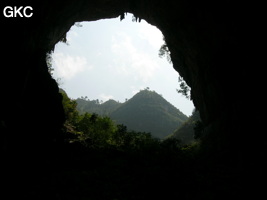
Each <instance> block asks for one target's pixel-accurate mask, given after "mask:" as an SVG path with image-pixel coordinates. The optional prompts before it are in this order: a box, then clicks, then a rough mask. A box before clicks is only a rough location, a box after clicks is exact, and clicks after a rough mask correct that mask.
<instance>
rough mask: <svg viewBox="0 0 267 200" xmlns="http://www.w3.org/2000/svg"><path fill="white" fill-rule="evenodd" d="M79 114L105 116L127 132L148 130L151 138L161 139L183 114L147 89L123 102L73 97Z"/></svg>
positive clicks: (175, 127)
mask: <svg viewBox="0 0 267 200" xmlns="http://www.w3.org/2000/svg"><path fill="white" fill-rule="evenodd" d="M77 104H78V105H77V109H78V110H79V112H80V113H82V114H83V113H85V112H89V113H97V114H98V115H100V116H109V117H110V118H111V119H112V120H114V121H115V122H116V123H117V124H124V125H126V126H127V127H128V129H129V130H131V131H137V132H150V133H151V135H152V136H153V137H158V138H164V137H166V136H167V135H169V134H171V133H172V132H173V131H174V130H175V129H177V128H178V127H179V126H180V125H181V124H182V123H183V122H184V121H185V120H187V116H186V115H184V114H183V113H182V112H181V111H180V110H178V109H177V108H175V107H174V106H173V105H171V104H170V103H169V102H167V101H166V100H165V99H164V98H163V97H162V96H161V95H159V94H157V93H156V92H155V91H150V90H149V88H146V89H144V90H141V91H140V92H139V93H137V94H136V95H135V96H134V97H132V98H131V99H129V100H127V101H125V102H124V103H118V102H116V101H114V100H109V101H107V102H105V103H100V102H99V100H91V101H90V100H88V99H87V98H85V97H83V98H79V99H77Z"/></svg>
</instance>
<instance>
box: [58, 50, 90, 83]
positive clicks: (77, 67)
mask: <svg viewBox="0 0 267 200" xmlns="http://www.w3.org/2000/svg"><path fill="white" fill-rule="evenodd" d="M53 63H54V68H55V76H57V77H59V78H63V79H66V80H70V79H72V78H73V77H74V76H76V75H77V74H79V73H81V72H83V71H85V70H88V69H92V68H93V67H92V66H90V65H88V63H87V60H86V58H85V57H82V56H70V55H67V54H64V53H54V54H53Z"/></svg>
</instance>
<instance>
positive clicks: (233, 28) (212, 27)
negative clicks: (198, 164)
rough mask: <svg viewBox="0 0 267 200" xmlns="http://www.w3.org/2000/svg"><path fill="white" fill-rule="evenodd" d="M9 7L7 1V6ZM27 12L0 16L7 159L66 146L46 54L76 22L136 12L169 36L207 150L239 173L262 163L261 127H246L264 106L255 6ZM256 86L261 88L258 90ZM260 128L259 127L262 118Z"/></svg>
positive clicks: (76, 7)
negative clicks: (258, 158)
mask: <svg viewBox="0 0 267 200" xmlns="http://www.w3.org/2000/svg"><path fill="white" fill-rule="evenodd" d="M9 3H10V1H7V0H3V1H2V2H1V5H4V6H7V5H9ZM17 4H18V6H20V5H22V2H18V3H17ZM14 5H15V4H14ZM23 5H31V6H32V7H33V16H32V17H31V18H25V17H24V18H18V17H17V18H5V17H4V16H1V34H2V37H1V39H2V41H1V47H2V51H1V57H2V67H1V73H0V87H1V90H0V91H1V99H0V105H1V113H0V122H1V124H0V130H1V140H2V142H1V151H2V153H3V154H4V155H13V156H15V158H14V159H22V158H23V159H24V158H25V159H26V157H29V159H30V158H32V157H34V152H36V151H38V152H42V153H43V155H44V156H46V155H49V153H51V154H52V153H53V148H55V147H54V143H56V141H60V135H58V134H57V133H58V130H59V129H60V127H61V124H62V123H63V121H64V114H63V109H62V106H61V96H60V94H59V93H58V86H57V84H56V82H55V81H54V80H53V79H52V78H51V76H50V75H49V73H48V70H47V65H46V61H45V58H46V53H47V52H48V51H51V50H53V48H54V46H55V44H56V43H57V42H59V41H60V40H61V39H62V38H63V37H64V35H65V34H66V32H67V31H68V30H69V29H70V27H71V26H72V25H73V24H74V23H75V22H80V21H95V20H99V19H107V18H114V17H119V16H121V15H122V13H127V12H130V13H133V14H134V15H135V16H136V17H137V18H138V19H143V20H146V21H147V22H148V23H150V24H152V25H155V26H157V27H158V28H159V29H160V30H161V31H162V33H163V34H164V37H165V39H166V43H167V45H168V47H169V49H170V52H171V58H172V62H173V67H174V68H175V70H177V71H178V72H179V73H180V75H181V76H182V77H183V78H184V80H185V81H186V82H187V84H188V85H189V86H190V87H191V88H192V94H191V96H192V98H193V102H194V104H195V106H196V108H197V109H198V110H199V111H200V115H201V118H202V121H203V123H204V125H205V130H204V133H205V136H204V139H203V143H205V142H206V143H207V145H209V148H211V149H213V150H212V151H211V152H216V153H214V154H216V156H222V157H229V159H232V160H234V161H235V162H236V163H237V164H238V165H240V166H243V164H244V162H245V160H247V159H250V158H251V159H252V158H253V159H255V161H256V158H255V157H254V153H252V152H251V151H247V150H246V147H247V146H248V145H252V146H254V145H255V144H252V142H251V141H250V138H249V137H253V135H254V134H259V132H257V131H258V129H257V127H258V126H257V125H255V126H251V124H246V118H247V117H248V116H257V114H256V113H257V112H258V109H259V108H258V106H259V105H262V106H264V104H261V101H262V100H259V98H258V99H256V98H257V97H258V95H259V91H261V89H262V87H263V85H261V82H262V80H264V79H262V75H263V71H262V68H260V67H259V65H258V63H257V62H258V61H259V59H258V58H257V57H259V54H258V49H257V48H255V46H254V45H255V44H257V42H259V38H260V33H259V31H258V28H257V22H258V23H260V19H259V18H257V16H256V15H255V14H252V11H253V5H250V4H248V3H245V2H242V3H241V4H237V3H233V1H227V0H226V1H223V2H218V1H208V0H204V1H196V2H195V1H193V0H177V1H173V0H97V1H93V0H75V1H74V0H65V1H63V0H54V1H52V0H46V1H38V2H37V1H27V0H26V1H23ZM1 9H3V6H2V7H1ZM256 18H257V20H256ZM250 84H255V86H253V89H252V91H251V90H250V88H249V87H248V85H250ZM248 91H250V92H248ZM36 99H38V101H35V100H36ZM255 99H256V100H255ZM244 107H246V108H247V109H245V110H244ZM256 121H257V123H258V124H260V123H261V118H260V117H259V118H258V119H256ZM252 128H253V132H251V130H252ZM259 130H260V129H259ZM246 132H250V134H249V137H248V134H246ZM257 137H261V136H260V135H258V136H257ZM263 142H264V143H265V144H266V142H265V141H259V144H257V148H259V149H260V150H259V151H258V153H257V156H264V155H265V146H264V144H263ZM255 147H256V145H255ZM249 163H250V164H251V163H252V162H249ZM253 163H254V164H255V162H253Z"/></svg>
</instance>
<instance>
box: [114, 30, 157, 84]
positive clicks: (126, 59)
mask: <svg viewBox="0 0 267 200" xmlns="http://www.w3.org/2000/svg"><path fill="white" fill-rule="evenodd" d="M111 49H112V52H113V54H115V56H116V59H114V60H113V61H114V62H115V68H116V70H117V72H118V73H120V74H123V75H129V74H130V75H132V76H133V77H134V79H136V80H142V81H143V82H147V81H149V80H150V78H152V77H153V75H154V73H155V70H156V69H158V68H159V65H158V63H157V62H156V61H155V60H154V59H153V57H152V56H151V55H149V54H147V53H146V52H145V51H144V50H142V49H138V48H136V46H135V45H134V43H133V41H132V38H131V37H130V36H128V35H126V34H125V33H122V32H120V33H117V34H116V35H115V36H113V37H112V47H111Z"/></svg>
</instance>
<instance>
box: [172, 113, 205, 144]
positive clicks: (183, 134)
mask: <svg viewBox="0 0 267 200" xmlns="http://www.w3.org/2000/svg"><path fill="white" fill-rule="evenodd" d="M198 121H200V115H199V112H198V111H196V110H195V111H194V112H193V113H192V115H191V116H190V117H189V118H188V119H187V120H186V121H185V122H184V123H183V124H182V125H181V126H180V127H179V128H177V129H176V130H175V131H174V133H173V134H172V135H170V137H174V138H177V139H179V140H181V142H182V143H183V144H191V143H192V142H194V141H195V139H194V134H195V131H194V128H195V126H196V123H197V122H198Z"/></svg>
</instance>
